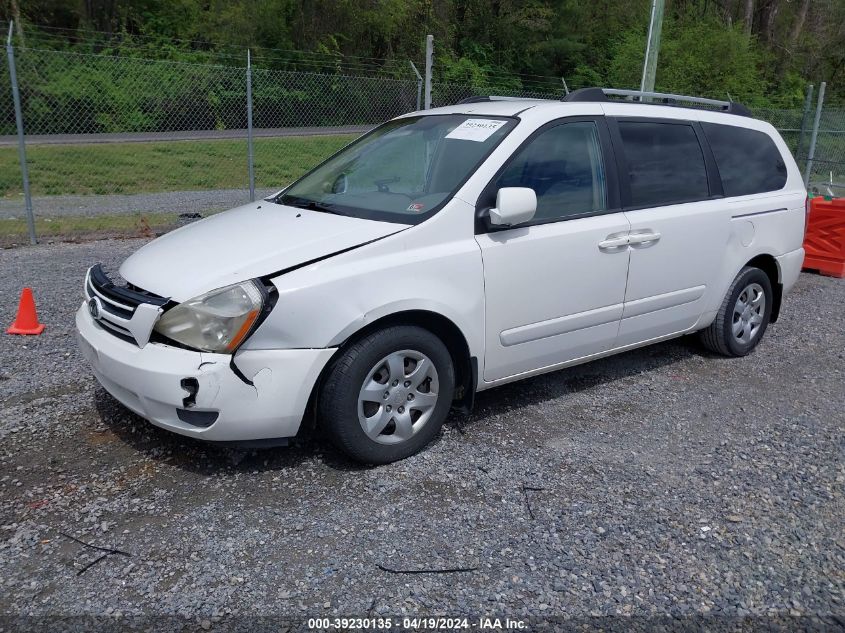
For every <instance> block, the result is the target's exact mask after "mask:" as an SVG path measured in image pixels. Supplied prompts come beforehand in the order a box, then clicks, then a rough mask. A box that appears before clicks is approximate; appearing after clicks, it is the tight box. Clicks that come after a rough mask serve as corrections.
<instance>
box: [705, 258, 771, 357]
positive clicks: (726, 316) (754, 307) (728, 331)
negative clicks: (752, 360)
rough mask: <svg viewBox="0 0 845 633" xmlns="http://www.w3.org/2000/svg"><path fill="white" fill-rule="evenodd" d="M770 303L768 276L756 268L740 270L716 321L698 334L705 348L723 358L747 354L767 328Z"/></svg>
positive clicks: (769, 316) (755, 345)
mask: <svg viewBox="0 0 845 633" xmlns="http://www.w3.org/2000/svg"><path fill="white" fill-rule="evenodd" d="M773 299H774V297H773V293H772V284H771V281H769V276H768V275H767V274H766V273H764V272H763V271H762V270H760V269H759V268H752V267H750V266H746V267H745V268H743V269H742V270H741V271H740V272H739V274H738V275H737V277H736V279H734V281H733V283H732V284H731V286H730V288H728V292H727V294H726V295H725V299H724V300H723V301H722V305H721V307H720V308H719V312H718V313H717V315H716V319H715V320H714V321H713V323H711V324H710V326H709V327H708V328H707V329H705V330H702V331H701V341H702V342H703V343H704V346H705V347H707V348H708V349H710V350H711V351H713V352H716V353H717V354H722V355H723V356H745V355H746V354H748V353H749V352H750V351H751V350H753V349H754V348H755V347H757V344H758V343H759V342H760V339H762V338H763V334H764V333H765V332H766V328H767V327H768V326H769V319H770V318H771V315H772V305H773V303H774V301H773Z"/></svg>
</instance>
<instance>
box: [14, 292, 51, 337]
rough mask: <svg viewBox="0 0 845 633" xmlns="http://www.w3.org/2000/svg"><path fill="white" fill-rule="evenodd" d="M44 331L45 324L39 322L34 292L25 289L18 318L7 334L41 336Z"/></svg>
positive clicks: (19, 306)
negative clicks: (33, 296)
mask: <svg viewBox="0 0 845 633" xmlns="http://www.w3.org/2000/svg"><path fill="white" fill-rule="evenodd" d="M43 331H44V324H43V323H39V322H38V313H37V312H36V311H35V299H33V298H32V290H31V289H29V288H24V289H23V292H22V293H21V302H20V304H19V305H18V316H17V318H16V319H15V322H14V323H12V326H11V327H10V328H9V329H8V330H6V334H41V332H43Z"/></svg>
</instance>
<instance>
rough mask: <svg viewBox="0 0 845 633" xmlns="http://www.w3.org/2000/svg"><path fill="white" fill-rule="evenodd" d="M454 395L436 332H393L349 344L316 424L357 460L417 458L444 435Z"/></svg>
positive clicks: (446, 357)
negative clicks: (318, 423) (430, 444)
mask: <svg viewBox="0 0 845 633" xmlns="http://www.w3.org/2000/svg"><path fill="white" fill-rule="evenodd" d="M454 389H455V375H454V368H453V366H452V358H451V355H450V354H449V351H448V350H447V349H446V346H445V345H444V344H443V342H442V341H440V339H439V338H437V337H436V336H435V335H434V334H432V333H431V332H429V331H428V330H425V329H423V328H420V327H415V326H392V327H388V328H385V329H383V330H379V331H377V332H374V333H372V334H370V335H368V336H366V337H364V338H362V339H361V340H359V341H356V342H355V343H353V344H352V345H350V346H349V347H348V348H347V349H346V350H344V351H343V353H342V354H341V355H340V356H339V357H338V358H337V360H336V361H335V362H334V363H333V365H332V367H331V369H330V371H329V375H328V377H327V379H326V381H325V383H324V385H323V388H322V391H321V394H320V402H319V408H318V413H319V419H320V423H321V424H322V426H323V428H324V429H325V430H326V432H327V434H328V435H329V438H330V439H331V440H332V442H333V443H334V444H335V445H336V446H337V447H338V448H339V449H340V450H342V451H343V452H344V453H346V454H347V455H349V456H350V457H352V458H353V459H356V460H358V461H362V462H367V463H372V464H386V463H389V462H393V461H396V460H399V459H403V458H405V457H408V456H409V455H413V454H414V453H416V452H418V451H419V450H420V449H422V448H423V447H424V446H425V445H426V444H428V443H429V442H431V440H432V439H434V437H435V436H436V435H437V433H438V432H439V431H440V427H441V426H442V425H443V421H444V420H445V419H446V416H447V415H448V413H449V409H450V407H451V402H452V396H453V393H454Z"/></svg>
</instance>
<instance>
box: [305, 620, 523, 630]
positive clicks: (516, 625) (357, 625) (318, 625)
mask: <svg viewBox="0 0 845 633" xmlns="http://www.w3.org/2000/svg"><path fill="white" fill-rule="evenodd" d="M526 626H527V625H526V623H525V622H524V621H523V620H512V619H510V618H494V617H486V616H485V617H480V618H477V619H470V618H444V617H404V618H401V619H400V618H390V617H387V618H309V620H308V628H309V629H311V630H316V631H320V630H334V629H337V630H354V629H360V630H382V631H387V630H390V629H393V628H396V629H401V630H407V631H426V630H428V631H432V630H444V631H449V630H466V629H475V630H479V631H496V630H499V631H508V630H510V631H519V630H524V629H525V628H526Z"/></svg>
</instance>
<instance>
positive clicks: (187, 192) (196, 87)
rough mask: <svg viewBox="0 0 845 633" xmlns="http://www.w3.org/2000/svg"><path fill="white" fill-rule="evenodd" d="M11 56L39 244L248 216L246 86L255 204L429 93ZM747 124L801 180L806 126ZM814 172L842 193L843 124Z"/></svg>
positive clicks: (3, 128) (125, 61)
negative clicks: (786, 156) (795, 164)
mask: <svg viewBox="0 0 845 633" xmlns="http://www.w3.org/2000/svg"><path fill="white" fill-rule="evenodd" d="M14 55H15V65H16V69H17V78H18V86H19V90H20V99H21V106H22V113H23V125H24V131H25V140H26V144H25V147H26V157H27V167H28V172H29V181H30V188H31V193H32V207H33V211H34V217H35V230H36V234H37V235H38V238H39V240H40V241H51V240H69V239H71V240H72V239H77V238H82V237H83V236H84V237H86V238H90V237H92V236H94V237H96V236H112V235H144V236H152V235H154V234H157V233H161V232H163V231H166V230H169V229H171V228H173V227H175V226H178V225H179V224H181V223H184V222H187V221H191V220H193V219H195V218H196V217H199V216H205V215H208V214H210V213H214V212H217V211H221V210H224V209H228V208H231V207H234V206H237V205H239V204H244V203H246V202H248V201H249V199H250V171H249V165H250V153H249V148H250V144H249V142H248V132H247V128H248V108H247V103H248V95H247V84H248V75H249V79H250V81H249V83H250V84H251V95H250V96H251V103H252V110H251V114H252V157H251V158H252V164H253V180H254V187H255V190H254V195H255V197H256V199H257V198H260V197H263V196H266V195H267V194H269V193H271V192H273V191H276V190H278V189H280V188H282V187H283V186H285V185H286V184H287V183H289V182H291V181H292V180H293V179H295V178H297V177H298V176H300V175H301V174H302V173H304V172H305V171H306V170H308V169H310V168H311V167H312V166H314V165H316V164H317V163H319V162H321V161H322V160H324V159H325V158H326V157H328V156H329V155H330V154H332V153H333V152H335V151H336V150H338V149H340V148H341V147H343V146H344V145H345V144H347V143H349V142H350V141H351V140H353V139H354V138H355V137H356V136H358V135H360V134H362V133H363V132H365V131H367V130H368V129H370V128H372V127H373V126H375V125H376V124H378V123H380V122H382V121H384V120H387V119H390V118H392V117H394V116H397V115H399V114H402V113H404V112H409V111H413V110H417V109H419V108H420V103H421V99H422V89H423V85H422V84H423V82H422V81H421V80H420V79H418V78H417V77H416V76H411V75H410V71H409V73H408V74H409V77H408V78H403V77H402V76H380V75H378V74H375V75H363V74H362V75H354V74H349V73H348V72H344V71H343V70H341V69H338V70H336V71H335V72H329V71H330V69H327V70H326V71H325V72H322V71H321V72H304V71H293V70H275V69H266V68H260V67H252V68H251V69H248V68H247V66H246V59H244V64H243V65H240V66H236V65H220V64H200V63H184V62H174V61H164V60H151V59H144V58H140V57H133V56H109V55H97V54H83V53H76V52H68V51H59V50H48V49H39V48H23V47H16V48H15V49H14ZM0 66H2V68H0V167H2V168H0V246H1V245H11V244H20V243H26V242H27V241H28V236H27V228H28V227H27V222H26V215H25V205H24V196H23V187H22V175H21V168H20V162H19V160H18V139H17V135H16V121H15V111H14V103H13V100H12V86H11V82H10V75H9V64H8V58H7V56H3V59H2V62H0ZM409 69H410V66H409ZM394 75H395V73H394ZM435 79H436V77H435ZM569 88H570V89H574V87H573V86H569ZM565 91H566V88H565V87H564V85H563V84H562V83H561V85H560V87H558V86H557V84H556V82H554V81H553V80H550V81H548V82H545V83H542V82H540V81H536V82H534V81H532V82H525V83H522V84H519V83H516V82H514V81H513V80H512V79H502V81H499V82H496V81H488V82H486V83H485V84H484V85H475V86H471V85H467V84H461V83H454V82H438V81H434V82H433V83H432V104H433V105H434V106H440V105H449V104H453V103H456V102H458V101H460V100H461V99H465V98H467V97H470V96H473V95H477V94H497V95H502V96H519V97H530V98H560V97H562V96H563V95H564V94H565ZM755 114H756V115H757V116H759V117H760V118H763V119H766V120H768V121H771V122H772V123H773V124H774V125H775V127H777V128H778V129H780V130H781V131H782V134H783V135H784V138H785V139H786V140H787V142H788V143H789V145H790V148H791V149H792V150H793V152H795V153H796V155H797V156H798V158H799V163H800V164H801V166H802V169H803V167H804V164H805V162H806V157H807V153H808V148H809V145H810V131H809V130H810V128H811V125H812V122H813V116H812V114H813V113H809V116H808V113H807V112H805V110H802V109H790V110H774V109H769V110H758V111H756V112H755ZM802 130H803V132H802ZM812 172H813V173H812V180H813V183H816V181H820V180H824V181H829V180H830V179H831V178H830V177H831V172H832V178H833V181H834V182H842V181H843V172H845V111H843V110H832V109H829V110H825V111H824V113H823V116H822V123H821V125H820V130H819V134H818V140H817V144H816V152H815V160H814V162H813V170H812Z"/></svg>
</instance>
